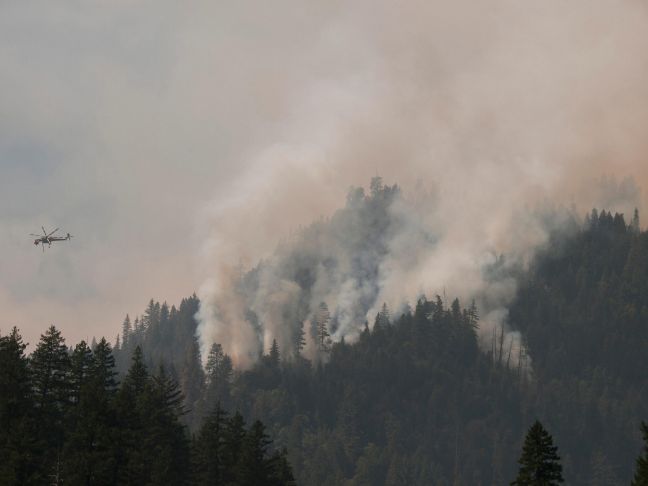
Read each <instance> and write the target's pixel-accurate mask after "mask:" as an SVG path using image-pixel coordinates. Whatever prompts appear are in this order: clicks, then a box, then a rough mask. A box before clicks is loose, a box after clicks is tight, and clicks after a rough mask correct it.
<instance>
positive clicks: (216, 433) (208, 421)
mask: <svg viewBox="0 0 648 486" xmlns="http://www.w3.org/2000/svg"><path fill="white" fill-rule="evenodd" d="M226 421H227V414H226V413H225V412H224V411H223V410H222V409H221V407H220V404H218V405H216V408H215V409H214V410H213V411H212V412H211V413H210V414H209V415H208V416H207V417H206V418H205V421H204V422H203V425H202V427H201V428H200V431H199V433H198V435H197V437H196V439H195V440H194V444H193V448H192V466H193V470H194V478H193V479H194V484H195V485H196V486H213V485H220V484H224V483H223V468H224V458H223V450H224V438H223V433H224V428H225V425H226Z"/></svg>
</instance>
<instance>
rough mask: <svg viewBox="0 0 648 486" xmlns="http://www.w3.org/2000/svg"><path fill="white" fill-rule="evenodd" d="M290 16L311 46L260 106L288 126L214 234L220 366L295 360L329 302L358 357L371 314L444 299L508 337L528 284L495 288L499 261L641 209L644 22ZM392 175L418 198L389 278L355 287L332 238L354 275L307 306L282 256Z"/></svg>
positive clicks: (259, 141)
mask: <svg viewBox="0 0 648 486" xmlns="http://www.w3.org/2000/svg"><path fill="white" fill-rule="evenodd" d="M282 8H288V9H290V8H295V9H297V10H298V11H299V14H300V15H301V16H302V18H301V20H303V21H304V22H306V24H307V25H308V26H309V33H308V36H307V38H305V39H304V42H303V43H302V44H294V43H291V44H290V45H289V48H287V49H286V50H285V56H284V57H282V56H281V55H278V58H279V59H278V61H279V63H278V65H277V66H275V67H276V69H274V70H273V69H270V68H269V71H268V76H267V78H266V85H264V86H263V89H260V90H259V92H258V93H252V94H251V96H252V97H253V101H254V102H255V103H257V104H258V106H259V109H264V108H267V109H268V110H271V111H272V113H273V116H276V123H274V125H273V128H272V130H271V131H270V135H271V136H258V137H257V138H256V139H254V140H250V149H249V151H248V153H247V154H246V155H245V158H244V160H243V159H241V160H238V161H237V160H234V161H232V162H240V163H244V164H245V165H246V166H247V167H248V170H247V171H246V172H245V174H244V175H243V176H242V177H241V178H240V179H239V180H238V182H237V183H236V184H234V185H232V186H231V187H230V188H229V190H228V191H226V192H221V193H219V194H217V195H215V197H214V198H213V200H212V203H211V204H210V205H209V206H208V207H206V208H205V209H204V211H203V212H202V214H201V225H200V226H201V227H203V228H206V230H205V231H204V232H203V234H202V236H203V241H204V245H203V247H202V251H201V253H200V259H201V267H202V268H203V269H204V272H205V278H204V284H203V285H202V287H201V289H200V292H199V294H200V295H199V296H200V298H201V300H202V307H201V310H200V312H199V320H200V326H199V337H200V340H201V345H202V347H203V352H205V351H206V350H207V349H208V348H209V346H210V344H211V343H212V342H219V343H221V344H222V345H223V347H224V349H225V350H226V351H227V352H228V353H230V354H231V355H232V357H233V358H234V361H235V363H236V364H237V365H238V366H241V367H246V366H249V365H250V364H251V363H253V362H254V360H255V359H256V357H257V356H258V354H259V352H260V351H261V350H265V351H267V349H268V346H269V343H270V342H271V341H272V339H277V341H278V342H279V343H280V346H282V348H284V349H287V346H288V343H289V342H290V340H291V339H292V336H293V334H294V328H295V326H296V325H297V324H295V322H294V321H295V320H301V318H302V317H303V316H304V315H307V316H308V315H311V316H312V314H313V313H314V312H315V309H316V306H317V305H318V304H319V302H320V301H325V302H327V304H328V305H329V307H331V310H332V312H331V313H332V315H335V316H337V324H336V325H337V326H338V327H337V328H336V331H335V333H334V336H333V337H334V339H340V338H342V336H346V337H348V338H350V339H352V338H353V336H354V335H356V334H357V330H358V328H359V326H362V325H363V323H364V319H359V316H358V315H357V302H363V303H364V305H365V307H368V309H367V311H366V316H362V317H363V318H364V317H366V318H367V319H369V321H370V322H372V320H373V316H374V315H375V312H376V311H377V310H378V308H379V307H380V306H381V305H382V303H383V302H387V303H388V304H389V305H390V307H391V308H392V309H393V310H396V309H397V308H398V307H399V306H400V305H401V304H402V303H403V302H410V303H412V302H413V300H414V299H415V298H416V297H417V296H418V295H421V294H423V293H425V294H426V295H427V296H428V297H431V296H433V295H434V294H442V293H443V292H444V291H445V293H446V294H447V295H448V296H449V297H454V296H458V297H460V298H461V299H462V301H463V303H464V304H467V300H469V299H473V298H475V299H478V304H479V305H480V310H481V312H482V321H481V326H482V332H484V333H485V334H488V333H490V332H492V330H493V329H495V328H497V327H498V326H501V325H504V324H505V321H506V305H507V303H509V302H510V301H511V299H512V298H513V297H514V295H515V290H516V283H515V281H513V280H511V279H506V278H505V279H499V280H495V281H493V280H492V279H489V278H488V277H487V276H485V274H484V268H485V267H486V266H488V264H489V263H492V262H493V261H494V258H495V255H499V254H505V255H506V256H507V261H510V262H515V263H520V264H525V263H526V262H528V261H529V259H530V258H531V257H532V256H533V254H534V251H535V250H536V249H537V248H538V247H540V246H541V245H542V244H543V243H544V242H545V241H546V237H547V227H546V224H545V223H544V222H541V221H540V219H539V218H537V217H535V216H534V214H536V213H535V212H534V208H536V207H538V206H545V207H546V206H559V205H564V206H568V207H573V208H575V210H576V212H577V213H580V214H583V213H584V212H585V211H587V210H589V209H591V207H594V206H598V207H599V208H605V209H611V210H619V211H623V212H625V213H626V215H628V213H629V211H631V210H632V209H633V207H635V206H637V207H639V208H640V210H641V209H642V199H641V194H640V192H639V190H638V189H637V187H638V186H639V187H641V186H642V185H643V186H644V187H645V182H646V180H647V179H648V177H647V176H648V173H647V167H648V164H645V162H644V156H645V154H646V144H647V143H648V142H647V140H648V139H647V138H646V137H645V136H644V134H645V132H646V128H648V96H647V95H648V62H647V61H648V54H646V53H648V28H646V27H647V26H648V16H647V13H648V12H647V10H646V8H647V7H646V6H645V5H644V4H642V3H640V2H635V1H619V2H611V1H605V0H593V1H592V0H590V1H584V0H576V1H573V2H564V1H557V0H550V1H548V2H541V3H537V2H525V1H523V2H519V1H509V0H497V1H495V2H486V3H475V2H467V1H461V0H460V1H458V2H447V1H426V2H422V1H421V2H417V1H414V2H407V3H406V4H403V3H402V2H401V3H397V2H389V1H378V2H375V1H372V2H368V1H360V2H354V3H353V4H352V5H349V4H347V3H342V2H332V3H331V4H330V5H329V6H327V7H321V9H320V10H313V11H312V12H310V11H308V10H307V9H305V7H303V6H301V5H300V6H298V5H293V4H292V3H291V2H286V3H285V4H283V3H282ZM272 20H274V21H276V22H278V25H273V26H272V28H270V27H269V32H270V33H269V34H268V38H267V39H262V40H263V41H264V42H267V43H268V44H269V45H273V46H275V47H276V48H277V49H278V50H279V51H280V52H283V51H281V48H282V47H285V43H286V39H284V38H275V37H274V36H273V35H272V33H273V32H279V31H280V30H281V28H282V27H283V28H285V29H288V30H289V29H290V25H283V26H282V24H281V22H282V20H281V19H276V18H273V19H272ZM285 22H286V24H288V23H289V20H285ZM259 83H261V84H263V79H261V80H259ZM268 107H269V108H268ZM375 175H380V176H381V177H382V178H383V180H384V182H385V183H386V184H392V183H397V184H398V185H399V186H400V187H402V189H403V191H402V198H400V199H399V200H397V201H396V202H394V203H393V204H391V205H390V206H389V217H390V221H393V222H394V224H393V226H392V227H390V232H389V234H388V235H386V237H385V240H384V243H385V245H386V246H387V248H388V250H389V251H388V252H387V253H386V254H385V255H383V256H381V258H379V259H377V260H376V261H378V271H377V273H376V274H375V278H374V279H373V280H367V279H365V278H356V277H354V275H356V273H354V272H355V269H351V270H350V268H349V267H348V265H350V264H351V263H350V261H349V255H348V254H347V253H345V252H344V251H342V250H341V249H340V248H341V247H340V245H339V244H338V242H337V239H336V238H337V236H332V235H334V233H331V232H329V231H328V230H327V231H324V232H323V233H321V234H318V236H319V237H321V238H324V239H325V241H326V242H327V243H330V245H329V246H328V249H326V248H325V249H324V250H322V251H330V252H331V254H330V255H327V256H328V257H330V258H334V259H335V258H337V261H338V265H337V266H336V271H335V272H332V273H331V272H329V271H324V270H322V271H321V272H319V273H316V274H315V275H314V277H313V278H314V282H313V284H312V291H310V292H309V293H308V296H307V297H308V301H304V295H303V293H300V289H299V286H298V285H297V284H296V283H295V282H294V281H293V280H291V279H286V278H284V277H285V275H286V266H287V265H290V264H291V263H290V258H287V257H285V255H291V256H292V255H294V254H296V253H299V252H300V251H301V250H299V249H298V248H299V247H300V245H304V244H306V243H307V239H305V238H304V237H303V233H302V232H301V230H300V228H302V227H306V226H307V225H309V224H310V223H311V222H313V221H316V220H317V219H318V218H325V220H324V221H323V222H322V224H328V223H327V221H328V218H331V217H333V215H334V214H335V210H336V209H338V208H340V207H344V205H345V200H346V199H345V198H346V197H347V194H348V191H349V188H350V187H352V186H355V187H358V186H364V187H365V188H366V187H367V184H368V182H369V180H370V179H371V178H372V177H373V176H375ZM628 177H633V178H634V179H629V178H628ZM635 181H636V182H635ZM353 229H354V227H353V226H350V227H348V228H346V229H345V231H347V232H346V233H345V237H346V238H349V239H351V240H353V239H354V238H357V237H359V235H355V234H353ZM326 238H329V239H330V240H331V241H328V240H326ZM309 251H310V250H309ZM313 252H314V250H313V251H311V253H308V252H307V254H309V255H311V254H313ZM320 253H321V252H320ZM261 260H263V265H261V266H260V267H259V270H258V272H257V275H256V276H255V288H254V289H252V290H251V289H248V288H245V289H243V292H242V291H241V287H240V286H241V285H245V282H244V279H242V276H244V275H245V272H246V271H247V270H249V269H253V268H255V266H256V265H257V263H258V262H259V261H261ZM241 282H243V283H241ZM242 294H243V295H246V296H247V297H246V299H242V298H241V295H242ZM368 301H371V302H372V304H371V305H367V304H366V303H367V302H368ZM249 310H252V311H253V312H254V314H255V316H256V320H254V319H253V320H252V321H253V322H252V321H251V320H250V319H249V316H246V312H248V311H249ZM511 339H515V335H513V334H512V335H511Z"/></svg>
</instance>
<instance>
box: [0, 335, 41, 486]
mask: <svg viewBox="0 0 648 486" xmlns="http://www.w3.org/2000/svg"><path fill="white" fill-rule="evenodd" d="M25 348H26V344H25V343H24V342H23V340H22V337H21V335H20V333H19V332H18V329H17V328H15V327H14V328H13V329H12V330H11V333H10V334H9V335H8V336H0V458H1V459H0V484H38V483H39V482H41V481H42V480H43V476H42V475H41V471H40V467H39V464H38V461H37V459H38V457H37V456H38V451H37V444H36V440H35V435H36V430H35V427H34V422H33V420H32V408H33V394H32V389H31V380H30V373H29V362H28V359H27V357H26V356H25Z"/></svg>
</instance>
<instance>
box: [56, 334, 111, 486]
mask: <svg viewBox="0 0 648 486" xmlns="http://www.w3.org/2000/svg"><path fill="white" fill-rule="evenodd" d="M82 344H84V345H85V343H82ZM86 348H87V346H86ZM84 351H86V350H85V348H84V347H83V346H77V347H76V348H75V353H74V355H78V356H79V357H78V358H77V359H75V358H74V355H73V359H72V361H73V366H72V368H73V375H74V374H76V375H77V376H81V375H80V373H78V372H75V371H74V370H75V367H76V366H75V361H76V362H81V357H82V356H86V358H85V359H87V351H86V352H85V353H84V354H81V353H82V352H84ZM89 357H90V359H89V362H88V363H87V368H86V371H85V376H84V378H83V380H81V381H80V386H79V391H78V400H77V401H75V402H74V406H73V407H72V409H71V411H70V418H69V422H68V428H69V436H68V438H67V440H66V443H65V447H64V449H63V454H62V457H63V472H64V480H65V482H67V483H70V484H105V485H109V484H112V483H113V470H114V458H115V455H116V450H115V448H116V443H115V439H116V435H115V432H116V430H115V427H116V425H117V424H116V419H115V410H114V402H113V397H114V395H115V390H116V383H115V379H114V376H115V372H114V366H115V361H114V358H113V356H112V351H111V348H110V344H109V343H108V342H107V341H106V339H105V338H102V339H101V340H100V341H99V343H98V344H97V346H96V348H95V352H94V353H93V354H90V356H89Z"/></svg>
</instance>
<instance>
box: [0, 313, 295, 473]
mask: <svg viewBox="0 0 648 486" xmlns="http://www.w3.org/2000/svg"><path fill="white" fill-rule="evenodd" d="M25 348H26V345H25V343H23V341H22V338H21V336H20V334H19V332H18V330H17V329H16V328H13V330H12V331H11V332H10V333H9V335H7V336H0V484H2V485H21V486H22V485H45V484H51V485H63V484H71V485H86V486H87V485H144V484H150V485H164V484H173V485H179V486H181V485H187V486H188V485H196V486H198V485H205V486H207V485H215V484H232V485H233V484H236V485H241V486H243V485H247V486H255V485H268V486H289V485H292V484H294V479H293V475H292V471H291V468H290V465H289V464H288V462H287V461H286V457H285V452H281V451H276V450H274V449H273V448H272V447H271V445H272V441H271V440H269V436H268V435H267V434H266V432H265V426H264V425H263V424H262V423H261V422H259V421H255V422H254V423H253V424H252V425H251V426H250V427H249V428H247V427H246V424H245V420H244V419H243V417H242V416H241V415H240V414H239V413H234V414H233V415H232V416H231V418H230V417H228V416H227V414H226V413H225V412H224V411H222V410H221V409H220V408H219V407H214V408H213V409H212V410H211V412H210V413H209V415H208V416H207V417H206V418H205V420H204V421H203V422H202V424H201V427H200V429H199V431H198V433H197V434H195V435H193V436H190V434H189V433H188V430H187V428H186V427H185V426H184V425H183V424H182V423H181V421H180V419H181V417H182V416H183V415H184V413H185V410H184V407H183V397H182V393H181V391H180V390H179V387H178V385H177V383H176V382H175V380H173V378H171V377H170V376H169V375H168V374H167V373H166V371H165V370H164V368H163V367H160V368H159V370H158V371H157V372H156V373H154V374H152V373H151V372H149V370H148V369H147V366H146V365H145V363H144V359H143V355H142V351H141V349H140V348H139V347H136V348H135V349H134V351H133V356H132V361H131V364H130V367H129V369H128V371H127V373H126V374H125V375H124V376H123V378H122V379H121V383H118V382H117V379H116V376H115V375H116V374H117V373H116V372H115V371H114V363H115V362H114V357H113V355H112V349H111V346H110V344H109V343H108V342H107V341H106V340H105V339H102V340H101V341H100V342H99V343H97V344H96V345H94V346H93V347H92V348H90V347H89V346H88V345H87V344H86V343H85V342H83V341H82V342H80V343H79V344H77V345H76V346H75V347H74V348H73V349H72V348H68V347H67V346H66V345H65V340H64V338H63V337H62V335H61V333H60V332H59V331H58V330H57V329H56V328H55V327H54V326H51V327H50V328H49V329H48V330H47V331H46V332H45V333H44V334H43V335H42V336H41V339H40V341H39V342H38V344H37V346H36V348H35V350H34V352H33V353H32V354H31V355H30V356H26V355H25Z"/></svg>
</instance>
